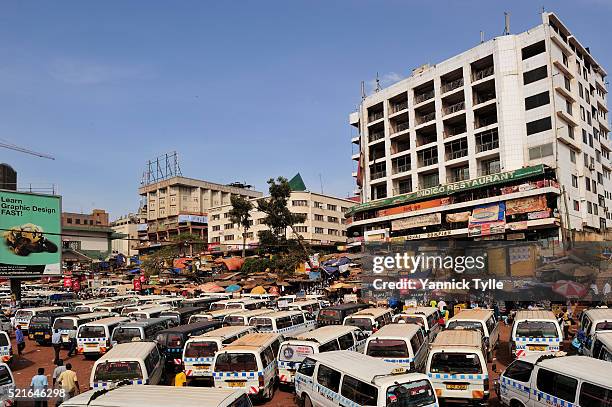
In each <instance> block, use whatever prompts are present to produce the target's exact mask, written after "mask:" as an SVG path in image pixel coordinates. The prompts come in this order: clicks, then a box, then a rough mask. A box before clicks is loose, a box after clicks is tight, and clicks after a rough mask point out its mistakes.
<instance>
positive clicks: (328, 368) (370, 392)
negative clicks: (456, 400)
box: [295, 351, 438, 407]
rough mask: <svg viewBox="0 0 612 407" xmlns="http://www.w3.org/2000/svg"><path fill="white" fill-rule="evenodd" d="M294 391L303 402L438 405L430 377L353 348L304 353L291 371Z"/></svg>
mask: <svg viewBox="0 0 612 407" xmlns="http://www.w3.org/2000/svg"><path fill="white" fill-rule="evenodd" d="M295 394H296V397H297V398H298V400H299V401H300V402H301V403H300V404H301V405H303V406H309V407H312V406H317V407H328V406H329V407H339V406H351V407H353V406H355V407H356V406H387V407H393V406H419V407H433V406H437V405H438V400H437V397H436V394H435V392H434V389H433V386H432V385H431V381H430V380H429V378H428V377H427V376H425V375H424V374H422V373H406V371H405V370H404V369H403V368H402V367H401V366H399V365H395V364H393V363H386V362H383V361H382V360H378V359H375V358H372V357H370V356H367V355H364V354H362V353H357V352H346V351H334V352H325V353H318V354H316V355H311V356H308V357H307V358H306V359H304V361H303V362H302V364H301V365H300V368H299V369H298V371H297V373H296V375H295Z"/></svg>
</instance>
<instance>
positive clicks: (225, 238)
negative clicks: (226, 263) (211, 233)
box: [223, 235, 234, 242]
mask: <svg viewBox="0 0 612 407" xmlns="http://www.w3.org/2000/svg"><path fill="white" fill-rule="evenodd" d="M223 240H225V241H226V242H227V241H228V240H234V235H225V236H223Z"/></svg>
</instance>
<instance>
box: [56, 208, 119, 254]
mask: <svg viewBox="0 0 612 407" xmlns="http://www.w3.org/2000/svg"><path fill="white" fill-rule="evenodd" d="M118 237H119V236H118V235H116V234H115V233H114V231H113V229H111V228H110V227H109V222H108V212H106V211H105V210H103V209H94V210H93V211H92V213H90V214H84V213H73V212H62V260H63V261H64V263H71V262H75V261H77V262H85V263H87V262H91V261H94V260H96V261H98V260H105V259H107V258H108V257H109V256H110V255H111V251H112V249H111V247H112V242H113V240H114V239H117V238H118Z"/></svg>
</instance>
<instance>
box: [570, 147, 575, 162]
mask: <svg viewBox="0 0 612 407" xmlns="http://www.w3.org/2000/svg"><path fill="white" fill-rule="evenodd" d="M570 161H571V162H573V163H574V164H576V152H575V151H574V150H570Z"/></svg>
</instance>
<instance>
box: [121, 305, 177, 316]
mask: <svg viewBox="0 0 612 407" xmlns="http://www.w3.org/2000/svg"><path fill="white" fill-rule="evenodd" d="M170 309H172V307H170V306H169V305H160V306H155V307H150V308H145V309H142V310H140V311H132V312H130V313H128V314H127V315H128V317H130V318H133V319H145V318H159V317H160V316H161V313H162V312H164V311H168V310H170Z"/></svg>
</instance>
